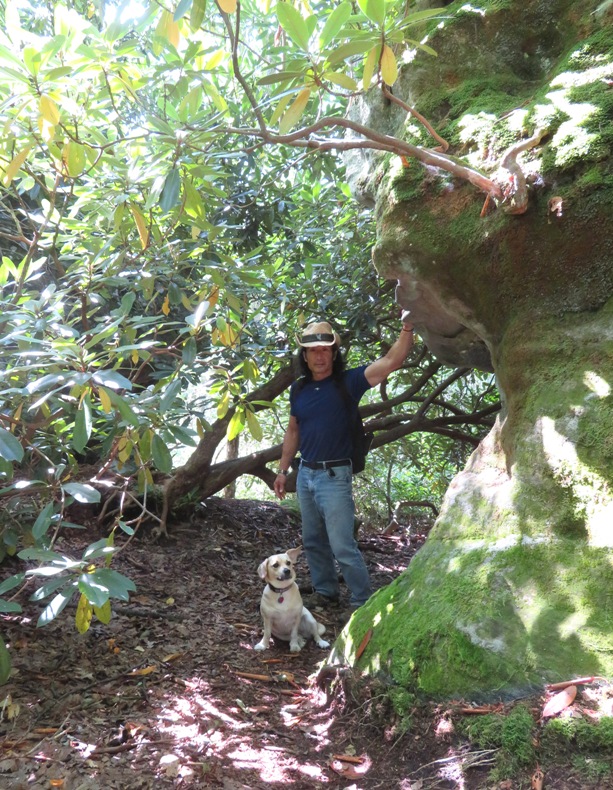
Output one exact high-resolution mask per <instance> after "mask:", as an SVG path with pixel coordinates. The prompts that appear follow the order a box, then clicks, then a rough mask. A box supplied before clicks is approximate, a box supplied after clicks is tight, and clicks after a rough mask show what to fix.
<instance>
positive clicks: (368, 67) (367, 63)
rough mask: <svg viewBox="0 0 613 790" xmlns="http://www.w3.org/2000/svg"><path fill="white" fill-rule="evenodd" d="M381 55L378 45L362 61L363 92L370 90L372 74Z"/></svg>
mask: <svg viewBox="0 0 613 790" xmlns="http://www.w3.org/2000/svg"><path fill="white" fill-rule="evenodd" d="M380 53H381V47H380V46H379V45H377V46H375V47H373V48H372V49H371V50H370V52H369V53H368V55H366V58H365V59H364V71H363V73H362V87H363V88H364V90H365V91H367V90H368V89H369V88H370V83H371V82H372V78H373V74H374V73H375V70H376V68H377V63H378V62H379V55H380Z"/></svg>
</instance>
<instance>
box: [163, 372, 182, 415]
mask: <svg viewBox="0 0 613 790" xmlns="http://www.w3.org/2000/svg"><path fill="white" fill-rule="evenodd" d="M182 389H183V384H182V382H181V380H180V379H175V380H174V381H173V382H171V383H170V384H169V385H168V387H166V390H165V392H164V394H163V395H162V398H161V400H160V411H161V412H162V414H163V413H164V412H165V411H167V410H168V409H169V408H170V407H171V406H172V404H173V403H174V400H175V398H176V397H177V395H178V394H179V393H180V392H181V390H182Z"/></svg>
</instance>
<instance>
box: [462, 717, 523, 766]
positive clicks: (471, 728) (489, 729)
mask: <svg viewBox="0 0 613 790" xmlns="http://www.w3.org/2000/svg"><path fill="white" fill-rule="evenodd" d="M459 729H460V730H461V731H463V732H464V734H465V735H466V736H467V737H468V738H469V739H470V741H471V742H472V743H473V744H474V745H475V746H477V747H478V748H480V749H498V750H499V752H498V754H497V756H496V770H495V771H494V772H493V773H492V775H491V777H490V778H491V779H492V780H493V781H496V780H497V779H504V778H509V777H512V776H516V775H517V774H519V773H521V772H522V771H523V770H525V769H526V768H527V767H529V766H532V765H534V764H535V761H536V754H535V750H534V739H535V723H534V719H533V718H532V714H531V713H530V711H529V710H528V708H526V707H525V706H524V705H517V706H516V707H514V708H513V709H512V710H511V711H510V712H509V713H508V714H505V715H502V714H492V715H488V716H477V717H474V718H472V719H466V720H464V721H462V722H460V726H459Z"/></svg>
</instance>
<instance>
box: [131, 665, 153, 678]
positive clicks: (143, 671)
mask: <svg viewBox="0 0 613 790" xmlns="http://www.w3.org/2000/svg"><path fill="white" fill-rule="evenodd" d="M156 671H157V667H156V666H155V665H152V666H150V667H143V668H142V669H133V670H132V672H128V674H129V675H131V676H135V675H150V674H151V673H152V672H156Z"/></svg>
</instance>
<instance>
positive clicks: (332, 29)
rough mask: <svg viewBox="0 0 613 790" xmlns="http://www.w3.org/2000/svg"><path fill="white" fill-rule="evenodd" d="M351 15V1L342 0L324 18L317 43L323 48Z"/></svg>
mask: <svg viewBox="0 0 613 790" xmlns="http://www.w3.org/2000/svg"><path fill="white" fill-rule="evenodd" d="M350 16H351V3H348V2H345V0H343V2H342V3H340V5H338V6H337V7H336V8H335V9H334V11H333V12H332V13H331V14H330V16H329V17H328V18H327V20H326V24H325V25H324V28H323V30H322V31H321V34H320V36H319V45H320V47H321V48H322V49H323V48H324V47H327V46H328V44H329V43H330V42H331V41H332V39H334V38H336V36H337V35H338V33H339V31H340V30H341V28H342V27H343V25H344V24H345V22H347V20H348V19H349V17H350Z"/></svg>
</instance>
